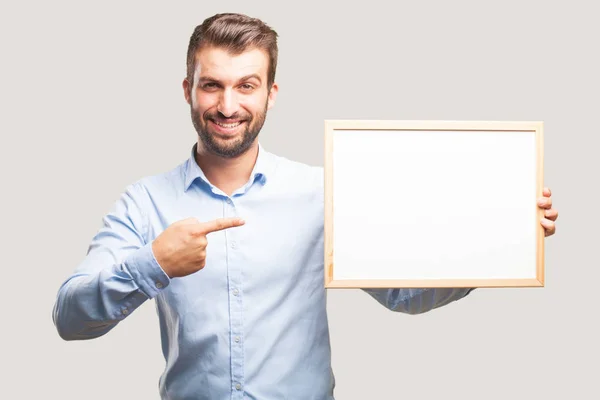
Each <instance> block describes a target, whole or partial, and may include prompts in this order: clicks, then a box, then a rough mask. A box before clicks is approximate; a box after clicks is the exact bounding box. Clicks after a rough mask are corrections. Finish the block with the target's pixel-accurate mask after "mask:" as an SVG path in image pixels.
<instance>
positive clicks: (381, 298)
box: [363, 288, 473, 315]
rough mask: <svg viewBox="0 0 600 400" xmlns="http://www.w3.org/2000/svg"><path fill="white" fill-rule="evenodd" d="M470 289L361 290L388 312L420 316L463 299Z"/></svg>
mask: <svg viewBox="0 0 600 400" xmlns="http://www.w3.org/2000/svg"><path fill="white" fill-rule="evenodd" d="M472 290H473V289H472V288H431V289H387V288H386V289H363V291H365V292H366V293H368V294H369V295H371V296H372V297H373V298H374V299H375V300H377V301H378V302H379V303H380V304H381V305H383V306H384V307H386V308H388V309H389V310H392V311H396V312H401V313H405V314H412V315H415V314H422V313H425V312H428V311H431V310H434V309H436V308H439V307H442V306H445V305H447V304H450V303H452V302H454V301H456V300H459V299H462V298H464V297H465V296H466V295H468V294H469V293H470V292H471V291H472Z"/></svg>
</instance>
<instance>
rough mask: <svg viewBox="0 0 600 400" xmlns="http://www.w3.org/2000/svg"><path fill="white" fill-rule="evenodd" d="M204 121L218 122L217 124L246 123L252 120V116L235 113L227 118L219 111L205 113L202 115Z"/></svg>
mask: <svg viewBox="0 0 600 400" xmlns="http://www.w3.org/2000/svg"><path fill="white" fill-rule="evenodd" d="M204 119H205V120H213V121H218V122H228V121H248V120H251V119H252V116H251V115H248V114H242V113H238V112H236V113H235V114H233V115H230V116H229V117H226V116H225V115H223V113H221V112H220V111H217V112H208V111H207V112H206V113H204Z"/></svg>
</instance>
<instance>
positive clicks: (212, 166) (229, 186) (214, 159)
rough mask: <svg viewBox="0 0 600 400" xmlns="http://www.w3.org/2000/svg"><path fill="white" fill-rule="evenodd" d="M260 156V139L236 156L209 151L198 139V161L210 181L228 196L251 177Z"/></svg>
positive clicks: (196, 155)
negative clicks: (220, 154) (225, 156)
mask: <svg viewBox="0 0 600 400" xmlns="http://www.w3.org/2000/svg"><path fill="white" fill-rule="evenodd" d="M257 157H258V141H255V142H254V143H253V144H252V146H251V147H250V148H249V149H248V150H247V151H246V152H244V153H243V154H241V155H239V156H238V157H235V158H224V157H220V156H218V155H215V154H213V153H211V152H209V151H207V150H206V149H205V148H204V146H203V145H202V142H201V141H198V146H197V149H196V154H195V158H196V163H197V164H198V166H199V167H200V169H202V172H204V175H206V179H208V180H209V182H210V183H212V184H213V185H215V186H216V187H218V188H219V189H221V190H222V191H223V192H225V193H226V194H227V195H228V196H231V194H232V193H233V192H234V191H235V190H236V189H238V188H240V187H241V186H242V185H244V184H245V183H246V182H248V179H250V174H251V173H252V169H253V168H254V165H255V164H256V158H257Z"/></svg>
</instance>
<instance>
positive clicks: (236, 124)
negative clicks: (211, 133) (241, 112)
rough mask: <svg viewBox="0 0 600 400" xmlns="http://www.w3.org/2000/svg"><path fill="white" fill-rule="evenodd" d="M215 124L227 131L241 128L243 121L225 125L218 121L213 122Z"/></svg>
mask: <svg viewBox="0 0 600 400" xmlns="http://www.w3.org/2000/svg"><path fill="white" fill-rule="evenodd" d="M213 122H214V123H215V124H216V125H219V126H220V127H223V128H227V129H232V128H235V127H237V126H239V125H240V124H241V123H242V122H241V121H238V122H234V123H232V124H223V123H221V122H217V121H213Z"/></svg>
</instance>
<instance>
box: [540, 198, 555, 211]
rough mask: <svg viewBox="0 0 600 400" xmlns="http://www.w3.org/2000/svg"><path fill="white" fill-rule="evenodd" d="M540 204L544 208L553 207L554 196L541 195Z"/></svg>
mask: <svg viewBox="0 0 600 400" xmlns="http://www.w3.org/2000/svg"><path fill="white" fill-rule="evenodd" d="M538 206H539V207H540V208H544V209H550V208H552V198H550V197H540V198H539V199H538Z"/></svg>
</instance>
